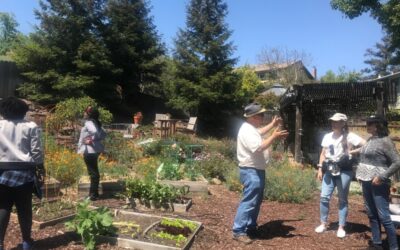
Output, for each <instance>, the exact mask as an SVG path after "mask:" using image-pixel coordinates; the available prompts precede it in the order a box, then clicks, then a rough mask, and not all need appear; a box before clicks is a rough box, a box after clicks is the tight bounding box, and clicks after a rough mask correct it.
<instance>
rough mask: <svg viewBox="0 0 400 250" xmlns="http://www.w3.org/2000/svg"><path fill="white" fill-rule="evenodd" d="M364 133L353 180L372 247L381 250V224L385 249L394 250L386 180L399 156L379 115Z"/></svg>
mask: <svg viewBox="0 0 400 250" xmlns="http://www.w3.org/2000/svg"><path fill="white" fill-rule="evenodd" d="M366 123H367V132H368V133H369V134H371V137H370V138H369V139H368V140H367V143H366V144H365V145H364V146H363V147H362V148H361V149H360V150H359V153H360V163H359V164H358V166H357V170H356V178H357V179H358V180H360V181H361V184H362V191H363V196H364V203H365V207H366V210H367V215H368V218H369V223H370V227H371V232H372V242H370V245H372V246H373V247H374V248H375V249H382V239H381V224H382V225H383V227H384V228H385V232H386V235H387V239H388V242H389V247H390V249H391V250H393V249H398V243H397V235H396V229H395V227H394V224H393V222H392V220H391V218H390V211H389V194H390V185H391V183H390V179H389V177H390V176H392V175H393V174H394V173H396V172H397V171H398V170H399V169H400V156H399V153H398V151H397V149H396V147H395V145H394V143H393V142H392V140H391V139H390V138H389V136H388V135H389V130H388V127H387V126H388V123H387V121H386V120H385V119H384V118H383V117H382V116H379V115H373V116H370V117H368V118H367V119H366Z"/></svg>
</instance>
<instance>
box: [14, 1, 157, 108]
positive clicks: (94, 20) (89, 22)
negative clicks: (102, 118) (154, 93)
mask: <svg viewBox="0 0 400 250" xmlns="http://www.w3.org/2000/svg"><path fill="white" fill-rule="evenodd" d="M40 6H41V9H40V10H38V11H36V15H37V17H38V19H40V21H41V23H40V26H39V27H38V30H37V32H35V33H34V34H33V35H32V36H31V39H30V40H29V41H27V43H26V46H21V48H18V49H17V50H16V51H15V57H16V58H17V60H16V61H17V63H18V64H19V66H20V68H21V69H22V71H23V73H24V75H25V76H26V78H27V81H26V84H24V85H23V86H22V87H21V91H22V93H24V94H25V95H26V96H27V97H28V98H31V99H34V100H39V101H43V102H52V103H54V102H57V101H59V100H64V99H66V98H69V97H80V96H84V95H88V96H90V97H92V98H94V99H96V100H97V101H98V102H100V103H103V104H105V105H107V106H108V107H110V106H113V105H114V104H120V103H123V102H124V100H125V99H127V98H128V96H129V94H132V93H133V92H135V91H138V89H139V88H138V86H139V85H140V84H142V85H145V84H146V83H148V82H152V83H153V82H155V81H157V80H158V77H159V75H161V72H160V71H161V70H160V68H161V66H160V65H159V64H157V58H158V57H159V56H160V55H162V53H163V49H162V45H160V42H159V39H158V37H157V35H156V32H155V27H154V25H153V24H152V20H151V18H150V17H149V16H148V14H149V8H148V5H147V2H146V1H145V0H69V1H63V0H46V1H41V2H40ZM127 93H128V94H127Z"/></svg>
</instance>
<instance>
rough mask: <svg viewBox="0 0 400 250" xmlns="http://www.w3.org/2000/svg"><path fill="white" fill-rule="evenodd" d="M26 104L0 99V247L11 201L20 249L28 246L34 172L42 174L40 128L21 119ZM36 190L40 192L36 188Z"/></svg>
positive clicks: (30, 240)
mask: <svg viewBox="0 0 400 250" xmlns="http://www.w3.org/2000/svg"><path fill="white" fill-rule="evenodd" d="M28 110H29V107H28V105H27V104H26V103H25V102H24V101H22V100H20V99H18V98H16V97H8V98H5V99H3V100H2V101H1V102H0V115H1V116H3V118H4V119H3V120H0V250H3V249H4V245H3V244H4V237H5V234H6V230H7V226H8V223H9V220H10V213H11V208H12V206H13V205H14V204H15V207H16V209H17V214H18V221H19V224H20V228H21V233H22V240H23V242H22V249H23V250H29V249H32V245H33V239H32V238H31V231H32V191H33V190H34V182H35V181H42V179H41V180H38V179H37V178H38V176H37V175H35V171H38V170H40V174H41V178H43V175H44V166H43V149H42V144H41V141H40V139H41V138H40V137H41V136H40V129H39V127H38V126H37V125H36V124H35V123H34V122H30V121H26V120H24V117H25V115H26V113H27V111H28ZM39 192H40V191H39Z"/></svg>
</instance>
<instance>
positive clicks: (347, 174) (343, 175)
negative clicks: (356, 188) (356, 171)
mask: <svg viewBox="0 0 400 250" xmlns="http://www.w3.org/2000/svg"><path fill="white" fill-rule="evenodd" d="M352 178H353V171H341V172H340V175H338V176H333V175H332V174H331V173H330V172H329V171H326V173H325V174H324V177H323V179H322V187H321V198H320V206H319V207H320V218H321V222H322V223H327V222H328V214H329V201H330V200H331V197H332V194H333V191H334V190H335V187H337V190H338V198H339V226H345V225H346V218H347V213H348V201H347V197H348V195H349V188H350V182H351V179H352Z"/></svg>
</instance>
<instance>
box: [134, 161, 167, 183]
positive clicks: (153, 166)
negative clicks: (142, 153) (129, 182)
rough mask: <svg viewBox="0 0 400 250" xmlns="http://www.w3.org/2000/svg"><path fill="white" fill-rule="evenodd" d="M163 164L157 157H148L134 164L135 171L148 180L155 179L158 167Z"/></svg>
mask: <svg viewBox="0 0 400 250" xmlns="http://www.w3.org/2000/svg"><path fill="white" fill-rule="evenodd" d="M160 164H161V161H160V160H159V159H158V158H155V157H146V158H142V159H140V160H137V161H136V163H135V165H134V171H135V173H137V175H138V177H141V178H143V179H145V180H146V181H155V180H156V175H157V174H156V173H157V167H158V166H159V165H160Z"/></svg>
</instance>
